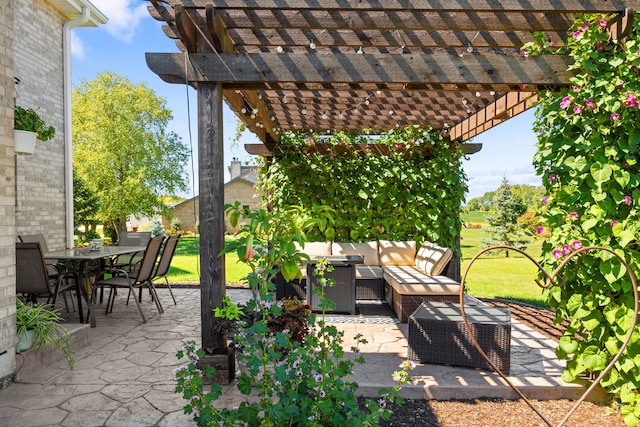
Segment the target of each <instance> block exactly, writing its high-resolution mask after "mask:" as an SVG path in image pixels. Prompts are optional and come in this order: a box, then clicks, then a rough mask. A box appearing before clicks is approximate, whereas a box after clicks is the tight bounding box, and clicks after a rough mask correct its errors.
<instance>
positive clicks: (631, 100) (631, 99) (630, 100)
mask: <svg viewBox="0 0 640 427" xmlns="http://www.w3.org/2000/svg"><path fill="white" fill-rule="evenodd" d="M624 106H625V107H633V108H638V100H637V99H636V96H635V95H634V94H632V93H631V92H627V100H626V101H625V102H624Z"/></svg>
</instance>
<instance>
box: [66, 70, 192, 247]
mask: <svg viewBox="0 0 640 427" xmlns="http://www.w3.org/2000/svg"><path fill="white" fill-rule="evenodd" d="M170 119H171V111H170V110H169V109H168V108H167V107H166V105H165V100H164V99H163V98H161V97H159V96H157V95H156V94H155V93H154V92H153V91H152V90H151V89H149V88H148V87H146V86H145V85H144V84H137V85H134V84H132V83H131V82H130V81H129V80H128V79H127V78H126V77H123V76H119V75H118V74H115V73H112V72H109V71H106V72H103V73H99V74H98V75H97V77H96V78H95V79H94V80H91V81H82V82H81V84H80V85H79V86H78V87H76V88H74V90H73V140H74V152H73V167H74V170H75V171H76V173H77V174H78V176H79V177H80V178H81V179H83V180H84V182H85V183H86V185H87V187H88V188H89V189H90V190H92V191H94V192H95V193H96V194H97V195H98V197H99V199H100V209H99V211H98V217H99V218H100V220H101V221H102V222H103V224H104V225H105V228H106V229H112V230H114V231H115V233H117V234H119V233H120V231H123V230H125V229H126V219H127V216H129V215H132V214H134V215H144V216H153V215H156V214H158V213H160V212H162V210H163V209H164V205H163V204H162V202H161V200H160V199H159V197H160V196H161V195H165V194H172V193H175V192H176V191H178V190H186V187H187V185H186V184H187V182H186V178H185V164H186V161H187V159H188V155H189V152H188V149H187V147H185V145H184V144H183V143H182V140H181V138H180V137H179V136H178V135H176V134H175V133H173V132H168V131H167V130H166V127H167V124H168V122H169V120H170ZM112 237H116V238H117V236H112Z"/></svg>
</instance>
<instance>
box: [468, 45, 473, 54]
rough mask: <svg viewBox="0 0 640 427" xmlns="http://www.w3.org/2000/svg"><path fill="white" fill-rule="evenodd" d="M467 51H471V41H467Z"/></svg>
mask: <svg viewBox="0 0 640 427" xmlns="http://www.w3.org/2000/svg"><path fill="white" fill-rule="evenodd" d="M467 52H469V53H471V52H473V46H471V43H467Z"/></svg>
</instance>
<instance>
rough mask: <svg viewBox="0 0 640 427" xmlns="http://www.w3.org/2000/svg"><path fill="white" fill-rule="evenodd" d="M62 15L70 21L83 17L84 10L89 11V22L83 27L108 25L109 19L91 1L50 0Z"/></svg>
mask: <svg viewBox="0 0 640 427" xmlns="http://www.w3.org/2000/svg"><path fill="white" fill-rule="evenodd" d="M48 1H49V3H51V4H52V5H53V7H55V8H56V9H58V11H59V12H60V13H62V14H63V15H64V16H65V17H66V18H67V19H68V20H69V21H71V20H72V19H75V18H78V17H80V16H81V15H82V9H83V8H85V7H86V8H87V9H88V10H89V20H88V21H87V22H86V23H84V24H82V25H81V26H83V27H97V26H98V25H102V24H106V23H107V21H108V20H109V18H107V16H106V15H105V14H104V13H102V12H101V11H100V10H99V9H98V8H97V7H96V6H94V5H93V3H91V2H90V1H89V0H48Z"/></svg>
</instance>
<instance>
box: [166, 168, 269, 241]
mask: <svg viewBox="0 0 640 427" xmlns="http://www.w3.org/2000/svg"><path fill="white" fill-rule="evenodd" d="M257 174H258V168H257V166H246V165H243V164H242V163H241V162H240V161H239V160H238V159H235V158H234V159H233V160H232V161H231V165H230V166H229V176H230V180H229V182H227V183H226V184H225V185H224V202H225V203H234V202H236V201H238V202H240V205H241V206H246V207H248V208H249V209H257V208H259V207H260V203H261V202H262V196H261V194H260V193H259V191H258V189H257V187H256V177H257ZM199 209H200V199H199V197H198V196H196V197H194V198H192V199H189V200H185V201H184V202H182V203H178V204H177V205H175V206H173V207H172V208H171V209H170V215H171V216H170V218H167V217H164V216H163V217H162V226H163V227H164V228H165V229H166V230H169V229H171V221H172V220H177V221H179V222H180V228H181V229H182V230H183V231H186V232H193V231H196V226H197V222H198V215H199ZM225 230H226V231H227V232H230V233H232V232H234V231H236V230H235V229H232V228H231V226H230V225H229V221H228V220H227V219H225Z"/></svg>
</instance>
